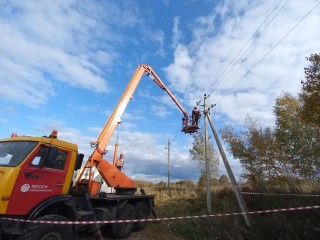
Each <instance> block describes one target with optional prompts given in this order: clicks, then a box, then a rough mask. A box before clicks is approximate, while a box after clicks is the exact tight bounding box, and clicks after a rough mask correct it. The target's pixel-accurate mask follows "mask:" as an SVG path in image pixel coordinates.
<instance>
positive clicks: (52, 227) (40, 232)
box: [23, 214, 72, 240]
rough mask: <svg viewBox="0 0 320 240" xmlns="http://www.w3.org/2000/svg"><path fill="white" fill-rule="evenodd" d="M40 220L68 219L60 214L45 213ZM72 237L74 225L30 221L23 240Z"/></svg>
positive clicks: (54, 239) (58, 239) (51, 239)
mask: <svg viewBox="0 0 320 240" xmlns="http://www.w3.org/2000/svg"><path fill="white" fill-rule="evenodd" d="M37 220H40V221H68V219H66V218H65V217H63V216H60V215H54V214H52V215H45V216H43V217H40V218H38V219H37ZM64 239H72V226H71V225H62V224H47V223H45V224H41V223H30V225H28V226H27V228H26V229H25V232H24V236H23V240H64Z"/></svg>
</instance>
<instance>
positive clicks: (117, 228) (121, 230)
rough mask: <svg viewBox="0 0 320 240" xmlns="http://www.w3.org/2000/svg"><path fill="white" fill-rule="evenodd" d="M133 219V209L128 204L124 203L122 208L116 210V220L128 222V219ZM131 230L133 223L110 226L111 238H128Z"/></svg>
mask: <svg viewBox="0 0 320 240" xmlns="http://www.w3.org/2000/svg"><path fill="white" fill-rule="evenodd" d="M134 217H135V211H134V207H133V205H132V204H130V203H126V204H125V205H124V206H123V208H121V209H119V210H118V213H117V220H129V219H134ZM132 229H133V222H126V223H113V224H111V234H112V237H114V238H117V239H122V238H126V237H128V236H129V235H130V233H131V232H132Z"/></svg>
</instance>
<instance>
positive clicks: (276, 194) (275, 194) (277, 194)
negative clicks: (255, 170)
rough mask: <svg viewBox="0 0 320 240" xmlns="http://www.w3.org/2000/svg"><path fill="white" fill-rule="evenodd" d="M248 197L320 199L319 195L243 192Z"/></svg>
mask: <svg viewBox="0 0 320 240" xmlns="http://www.w3.org/2000/svg"><path fill="white" fill-rule="evenodd" d="M241 193H242V194H247V195H264V196H268V195H270V196H298V197H320V195H317V194H298V193H255V192H241Z"/></svg>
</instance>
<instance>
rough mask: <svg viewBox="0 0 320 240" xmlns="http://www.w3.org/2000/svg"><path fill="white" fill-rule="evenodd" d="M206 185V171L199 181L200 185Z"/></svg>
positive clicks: (200, 186)
mask: <svg viewBox="0 0 320 240" xmlns="http://www.w3.org/2000/svg"><path fill="white" fill-rule="evenodd" d="M205 186H206V173H204V172H203V173H201V175H200V177H199V181H198V187H199V188H203V187H205Z"/></svg>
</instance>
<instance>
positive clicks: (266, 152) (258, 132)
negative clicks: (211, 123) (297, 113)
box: [221, 117, 278, 184]
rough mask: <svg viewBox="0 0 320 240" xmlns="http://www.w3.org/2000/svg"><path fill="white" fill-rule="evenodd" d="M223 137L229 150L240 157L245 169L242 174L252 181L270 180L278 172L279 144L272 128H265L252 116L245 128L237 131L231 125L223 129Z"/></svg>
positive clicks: (247, 120) (237, 157) (236, 156)
mask: <svg viewBox="0 0 320 240" xmlns="http://www.w3.org/2000/svg"><path fill="white" fill-rule="evenodd" d="M221 135H222V139H223V140H224V141H225V142H226V143H227V145H228V151H229V152H230V153H231V154H232V155H233V157H234V158H236V159H239V160H240V163H241V165H242V167H243V169H244V173H243V174H242V175H241V176H242V177H243V178H244V179H246V180H247V181H249V182H251V183H253V184H254V183H257V182H261V181H265V180H269V179H270V178H272V177H273V176H276V175H277V174H278V167H277V166H276V165H275V162H274V159H276V154H277V145H276V142H275V137H274V133H273V131H272V129H271V128H263V127H261V126H260V124H259V123H258V122H255V121H253V120H252V119H251V118H250V117H247V119H246V125H245V127H244V130H240V131H235V130H234V129H233V128H232V127H231V126H230V125H226V126H224V128H223V129H222V130H221Z"/></svg>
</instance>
